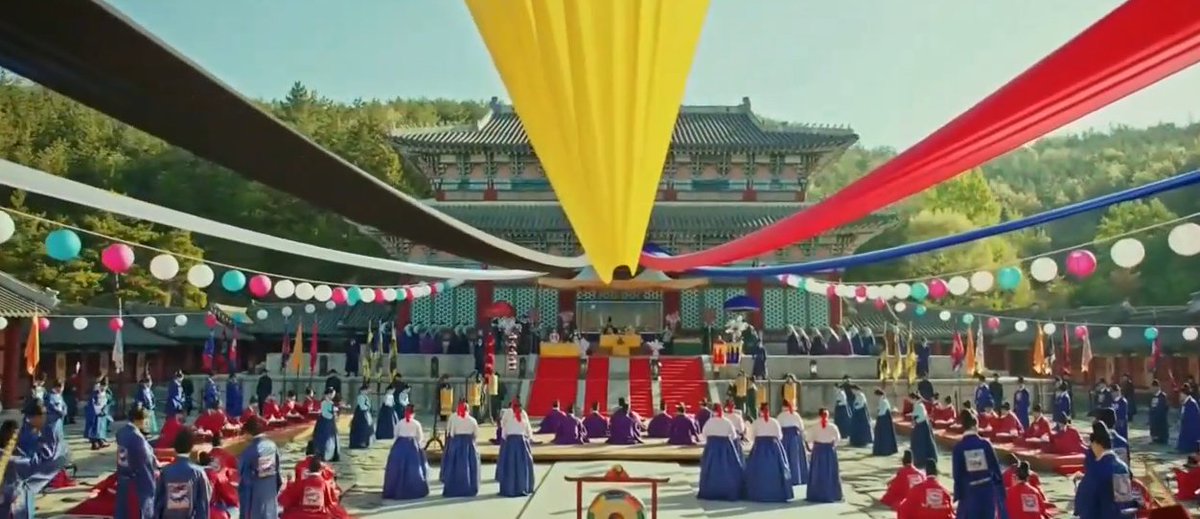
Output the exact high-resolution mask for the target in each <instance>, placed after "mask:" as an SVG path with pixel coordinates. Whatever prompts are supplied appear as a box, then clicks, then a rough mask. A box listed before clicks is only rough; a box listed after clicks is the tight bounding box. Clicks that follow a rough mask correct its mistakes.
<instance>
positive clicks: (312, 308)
mask: <svg viewBox="0 0 1200 519" xmlns="http://www.w3.org/2000/svg"><path fill="white" fill-rule="evenodd" d="M316 311H317V307H316V305H314V304H312V303H309V304H306V305H304V313H306V314H311V313H313V312H316Z"/></svg>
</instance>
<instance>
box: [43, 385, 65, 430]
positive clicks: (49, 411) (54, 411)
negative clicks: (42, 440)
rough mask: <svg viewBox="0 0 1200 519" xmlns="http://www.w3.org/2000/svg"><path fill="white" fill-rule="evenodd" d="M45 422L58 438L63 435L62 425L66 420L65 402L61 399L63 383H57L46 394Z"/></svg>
mask: <svg viewBox="0 0 1200 519" xmlns="http://www.w3.org/2000/svg"><path fill="white" fill-rule="evenodd" d="M45 404H46V422H47V423H49V424H50V428H51V429H53V430H54V431H55V433H56V434H57V435H58V436H62V435H63V423H64V422H65V421H66V419H67V402H66V400H64V399H63V383H62V381H61V380H60V381H58V382H56V383H55V384H54V387H52V388H50V391H49V392H47V393H46V399H45Z"/></svg>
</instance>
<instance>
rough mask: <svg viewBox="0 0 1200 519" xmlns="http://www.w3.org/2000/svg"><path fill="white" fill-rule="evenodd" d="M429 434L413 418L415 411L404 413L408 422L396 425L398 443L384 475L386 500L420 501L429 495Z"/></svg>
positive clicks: (390, 452)
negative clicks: (426, 450) (427, 447)
mask: <svg viewBox="0 0 1200 519" xmlns="http://www.w3.org/2000/svg"><path fill="white" fill-rule="evenodd" d="M424 442H425V431H424V429H423V428H422V427H421V422H420V421H418V420H417V419H415V418H413V407H412V406H411V405H409V406H407V407H406V408H405V410H404V419H403V420H400V423H399V424H397V425H396V440H395V441H394V442H392V448H391V450H390V451H388V459H387V466H386V468H385V469H384V473H383V494H382V495H383V498H384V499H420V498H422V497H425V496H428V495H429V462H428V461H427V460H426V458H425V450H424V449H423V448H422V447H421V446H422V444H423V443H424Z"/></svg>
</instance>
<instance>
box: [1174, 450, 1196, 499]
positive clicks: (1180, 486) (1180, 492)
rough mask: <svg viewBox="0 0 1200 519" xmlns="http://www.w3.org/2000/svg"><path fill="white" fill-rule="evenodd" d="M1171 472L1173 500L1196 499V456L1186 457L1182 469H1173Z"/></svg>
mask: <svg viewBox="0 0 1200 519" xmlns="http://www.w3.org/2000/svg"><path fill="white" fill-rule="evenodd" d="M1171 472H1172V473H1174V474H1175V499H1178V500H1180V501H1191V500H1194V499H1196V494H1197V492H1200V460H1197V458H1196V455H1195V454H1193V455H1190V456H1188V457H1187V462H1186V463H1184V464H1183V467H1178V468H1173V469H1171Z"/></svg>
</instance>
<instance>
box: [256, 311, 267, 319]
mask: <svg viewBox="0 0 1200 519" xmlns="http://www.w3.org/2000/svg"><path fill="white" fill-rule="evenodd" d="M254 317H255V318H257V319H258V320H259V321H265V320H267V310H266V309H265V308H259V309H258V311H257V312H254Z"/></svg>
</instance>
